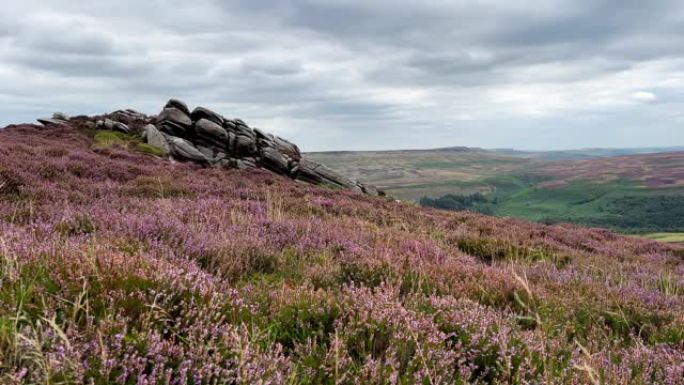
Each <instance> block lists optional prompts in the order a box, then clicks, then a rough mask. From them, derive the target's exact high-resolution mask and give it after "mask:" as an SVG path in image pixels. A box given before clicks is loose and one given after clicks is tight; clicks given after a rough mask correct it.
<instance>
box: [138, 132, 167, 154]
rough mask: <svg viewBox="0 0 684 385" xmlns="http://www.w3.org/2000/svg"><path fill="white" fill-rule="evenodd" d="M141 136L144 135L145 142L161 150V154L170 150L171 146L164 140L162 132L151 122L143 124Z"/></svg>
mask: <svg viewBox="0 0 684 385" xmlns="http://www.w3.org/2000/svg"><path fill="white" fill-rule="evenodd" d="M143 136H144V137H145V141H146V142H147V144H149V145H151V146H154V147H157V148H158V149H160V150H161V152H162V154H164V155H168V154H169V153H170V152H171V147H170V146H169V143H168V142H167V141H166V138H165V137H164V134H162V133H161V132H160V131H159V130H157V127H155V126H154V125H153V124H148V125H146V126H145V128H144V131H143Z"/></svg>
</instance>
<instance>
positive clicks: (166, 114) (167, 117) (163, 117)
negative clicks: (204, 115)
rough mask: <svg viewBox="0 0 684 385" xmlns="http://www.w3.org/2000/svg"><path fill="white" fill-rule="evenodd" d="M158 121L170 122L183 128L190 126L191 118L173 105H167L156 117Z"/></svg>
mask: <svg viewBox="0 0 684 385" xmlns="http://www.w3.org/2000/svg"><path fill="white" fill-rule="evenodd" d="M157 121H159V122H171V123H174V124H176V125H178V126H180V127H183V128H190V127H191V126H192V120H191V119H190V116H188V115H187V114H186V113H185V112H183V111H182V110H179V109H178V108H174V107H167V108H164V109H163V110H162V112H161V113H160V114H159V116H158V117H157Z"/></svg>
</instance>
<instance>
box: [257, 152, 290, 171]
mask: <svg viewBox="0 0 684 385" xmlns="http://www.w3.org/2000/svg"><path fill="white" fill-rule="evenodd" d="M261 164H262V165H263V166H264V167H265V168H267V169H269V170H271V171H273V172H276V173H278V174H284V175H288V174H289V171H290V160H289V159H288V158H287V157H286V156H284V155H283V154H281V153H280V152H279V151H278V150H277V149H275V148H272V147H265V148H263V149H262V150H261Z"/></svg>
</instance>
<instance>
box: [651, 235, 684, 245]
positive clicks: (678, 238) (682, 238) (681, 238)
mask: <svg viewBox="0 0 684 385" xmlns="http://www.w3.org/2000/svg"><path fill="white" fill-rule="evenodd" d="M643 236H644V237H646V238H650V239H653V240H656V241H659V242H666V243H682V242H684V233H649V234H644V235H643Z"/></svg>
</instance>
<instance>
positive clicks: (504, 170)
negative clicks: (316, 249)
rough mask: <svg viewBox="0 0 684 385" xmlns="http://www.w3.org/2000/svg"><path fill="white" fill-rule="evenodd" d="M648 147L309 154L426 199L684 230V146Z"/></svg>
mask: <svg viewBox="0 0 684 385" xmlns="http://www.w3.org/2000/svg"><path fill="white" fill-rule="evenodd" d="M650 150H652V149H635V150H622V152H628V151H632V152H637V153H632V154H631V155H623V156H604V155H606V154H611V155H612V154H615V153H618V152H620V151H619V150H605V151H602V150H583V151H568V152H564V153H563V154H564V155H563V154H560V153H558V152H553V153H550V154H547V153H515V154H514V153H513V152H511V151H503V150H497V151H492V150H479V149H459V150H449V149H436V150H422V151H387V152H357V153H352V152H348V153H344V154H339V153H314V154H308V156H309V157H310V158H312V159H314V160H317V161H321V162H323V163H325V164H327V165H329V166H331V167H333V168H335V169H338V170H340V171H342V172H344V173H347V174H349V175H353V176H355V177H357V178H359V179H360V180H366V181H370V182H372V183H375V184H377V185H379V186H382V187H384V188H386V189H387V191H388V192H389V193H390V194H391V195H393V196H396V197H398V198H400V199H408V200H413V201H420V200H421V198H429V199H423V203H426V204H429V205H432V206H435V207H441V208H450V207H453V208H458V209H463V208H468V209H472V210H477V211H481V212H485V213H490V214H494V215H498V216H511V217H516V218H523V219H528V220H534V221H541V222H546V223H558V222H572V223H577V224H582V225H585V226H597V227H609V228H613V229H615V230H619V231H623V232H637V233H651V232H653V233H659V232H670V233H672V232H675V233H676V232H684V222H682V221H681V219H680V218H682V217H683V216H684V152H663V153H645V154H641V153H638V152H648V151H650ZM578 154H583V155H578ZM588 154H593V156H594V157H592V158H585V157H586V156H588ZM557 159H564V160H557ZM478 193H479V194H483V195H484V197H485V200H484V201H478V204H477V205H475V206H472V207H463V205H462V204H460V203H458V201H459V200H463V199H466V198H467V197H468V196H471V195H472V194H478Z"/></svg>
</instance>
